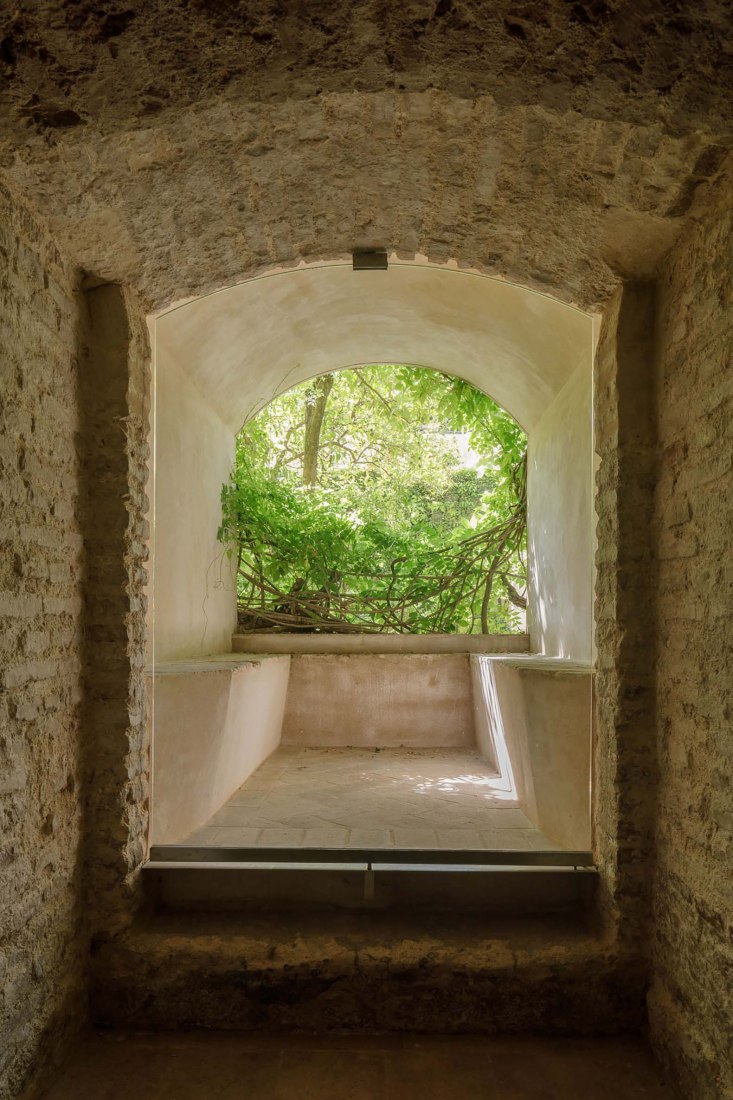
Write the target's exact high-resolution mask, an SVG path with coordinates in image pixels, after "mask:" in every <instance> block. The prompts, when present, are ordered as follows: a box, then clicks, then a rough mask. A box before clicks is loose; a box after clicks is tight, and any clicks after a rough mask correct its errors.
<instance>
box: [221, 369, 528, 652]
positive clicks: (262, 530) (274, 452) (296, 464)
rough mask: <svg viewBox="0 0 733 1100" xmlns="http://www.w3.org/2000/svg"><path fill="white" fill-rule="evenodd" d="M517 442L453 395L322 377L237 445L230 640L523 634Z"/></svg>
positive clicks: (226, 503) (225, 494)
mask: <svg viewBox="0 0 733 1100" xmlns="http://www.w3.org/2000/svg"><path fill="white" fill-rule="evenodd" d="M525 455H526V437H525V435H524V432H523V431H522V429H521V428H520V427H519V425H518V424H517V423H516V421H514V420H513V419H512V418H511V417H510V416H509V415H508V414H507V413H505V412H504V411H503V409H501V408H499V406H498V405H496V403H495V402H494V401H492V400H491V398H489V397H487V396H486V395H485V394H483V393H481V392H480V391H478V390H476V389H475V388H474V387H473V386H471V385H469V384H468V383H467V382H464V381H462V380H461V379H458V378H453V377H449V376H448V375H443V374H439V373H437V372H435V371H429V370H424V369H421V368H416V367H407V366H365V367H359V368H352V369H349V370H344V371H339V372H338V373H335V374H326V375H322V376H320V377H319V378H316V379H313V380H311V381H309V382H306V383H303V384H302V385H299V386H296V387H295V388H294V389H292V390H290V391H289V392H287V393H285V394H283V395H281V396H280V397H277V398H275V400H273V401H272V402H271V403H270V404H269V405H267V406H266V407H265V408H264V409H263V410H262V411H261V412H259V413H258V414H257V415H256V416H254V417H253V418H252V419H251V420H249V421H248V423H247V424H245V426H244V428H243V429H242V431H241V432H240V434H239V436H238V438H237V448H236V461H235V466H234V470H233V472H232V477H231V481H230V483H229V484H228V485H225V486H224V488H223V490H222V507H223V516H222V525H221V528H220V530H219V538H220V539H221V540H222V542H224V543H225V544H226V545H227V546H228V547H229V548H230V549H231V551H232V552H233V553H235V554H236V556H237V561H238V597H239V605H240V625H241V628H244V629H255V630H257V629H259V630H265V629H268V630H272V629H287V630H370V631H390V632H400V633H430V632H436V631H437V632H457V633H473V632H479V631H481V632H487V633H488V632H491V633H506V632H512V631H517V630H519V629H522V625H523V611H522V608H523V606H524V603H525V598H524V590H525V588H526V567H525V515H526V478H525V469H526V459H525Z"/></svg>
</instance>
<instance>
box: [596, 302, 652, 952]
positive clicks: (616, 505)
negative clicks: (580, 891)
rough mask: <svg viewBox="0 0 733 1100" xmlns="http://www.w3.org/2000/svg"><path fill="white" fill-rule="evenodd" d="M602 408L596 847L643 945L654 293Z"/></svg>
mask: <svg viewBox="0 0 733 1100" xmlns="http://www.w3.org/2000/svg"><path fill="white" fill-rule="evenodd" d="M594 403H595V447H596V453H597V455H598V458H599V466H598V471H597V474H596V511H597V514H598V527H597V540H598V546H597V554H596V606H595V621H596V643H597V647H598V674H597V676H596V746H595V752H594V769H595V783H594V796H593V797H594V823H595V846H596V856H597V860H598V866H599V867H600V868H601V870H602V872H603V875H602V882H603V885H604V889H605V898H604V903H605V911H606V916H607V918H608V919H609V920H610V921H611V925H612V926H613V927H615V928H616V930H617V934H618V935H619V936H620V937H621V938H622V939H624V940H627V941H632V942H635V943H636V944H637V946H638V945H639V943H640V942H641V941H642V939H643V938H644V937H645V935H648V926H647V923H646V922H647V917H648V907H649V891H650V881H649V879H650V859H651V857H652V853H653V833H654V792H655V782H656V745H655V731H654V651H655V623H654V596H655V589H654V581H655V563H654V544H653V533H652V525H653V511H654V476H655V457H656V456H655V431H654V411H653V410H654V287H653V285H651V284H636V285H635V284H628V285H626V286H625V287H624V288H623V289H622V290H621V291H619V292H618V293H617V294H616V295H615V297H614V299H613V301H612V302H611V303H610V305H609V308H608V309H607V311H606V313H605V315H604V318H603V327H602V330H601V338H600V341H599V346H598V352H597V356H596V370H595V387H594Z"/></svg>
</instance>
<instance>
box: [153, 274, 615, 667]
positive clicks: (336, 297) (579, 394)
mask: <svg viewBox="0 0 733 1100" xmlns="http://www.w3.org/2000/svg"><path fill="white" fill-rule="evenodd" d="M153 326H154V346H155V379H156V382H155V386H156V414H155V424H154V455H155V459H154V512H155V521H154V537H153V548H152V555H151V557H152V571H153V586H152V599H151V601H150V603H151V617H152V623H151V626H152V630H151V635H152V636H153V637H154V648H155V657H156V659H162V660H167V659H173V658H178V657H189V656H195V655H198V654H206V653H215V652H222V651H224V650H228V649H229V638H230V635H231V633H232V630H233V628H234V625H235V621H236V612H235V597H234V585H233V582H232V579H231V570H230V568H229V566H228V563H227V562H226V560H225V559H224V558H223V557H222V548H221V546H220V544H219V543H218V542H217V540H216V529H217V526H218V522H219V494H220V490H221V485H222V483H223V482H225V481H226V480H227V477H228V475H229V471H230V469H231V464H232V460H233V448H234V438H235V435H236V432H237V431H238V430H239V428H240V427H241V425H242V423H243V422H244V421H245V420H246V419H247V418H248V417H249V416H251V415H252V414H253V413H254V412H256V411H257V410H258V409H259V408H261V407H262V406H263V405H264V404H266V403H267V402H268V401H270V400H271V399H272V398H273V397H274V396H275V395H276V394H278V393H280V392H283V391H284V390H286V389H289V388H290V387H291V386H293V385H295V384H297V383H298V382H301V381H304V380H305V379H307V378H310V377H313V376H315V375H317V374H321V373H324V372H326V371H331V370H338V369H342V368H346V367H350V366H357V365H360V364H364V363H406V364H411V365H415V366H422V367H427V368H433V369H436V370H440V371H444V372H446V373H450V374H455V375H458V376H459V377H462V378H465V379H466V380H467V381H469V382H471V383H472V384H473V385H475V386H476V387H477V388H479V389H481V390H483V391H484V392H486V393H488V394H490V395H491V396H492V397H493V398H494V399H495V400H496V401H498V402H499V403H500V404H501V405H502V406H503V407H504V408H505V409H507V411H508V412H510V413H511V414H512V416H514V417H515V419H516V420H517V421H518V422H519V423H520V424H521V425H522V427H523V428H524V429H525V430H526V431H527V434H528V439H529V548H530V607H529V622H530V627H529V629H530V636H531V648H532V649H533V650H534V651H535V652H539V653H547V654H551V655H557V656H567V657H573V658H576V659H580V660H589V659H590V656H591V647H592V641H591V638H592V625H591V603H592V600H591V593H592V577H591V570H592V541H593V534H592V518H591V517H592V485H591V478H592V426H591V407H592V394H591V384H592V383H591V378H592V354H593V339H594V326H593V318H592V316H590V315H589V314H586V313H583V312H582V311H580V310H578V309H575V308H574V307H572V306H569V305H567V304H565V303H562V302H559V301H557V300H556V299H554V298H551V297H549V296H548V295H544V294H540V293H537V292H536V291H532V290H528V289H526V288H524V287H520V286H517V285H515V284H513V283H509V282H505V281H502V280H498V279H494V278H490V277H487V276H484V275H481V274H478V273H476V272H473V271H464V270H460V269H457V268H455V267H452V266H445V267H438V266H435V265H431V264H428V263H403V262H399V261H395V260H394V258H392V261H391V262H390V265H389V268H388V269H387V270H386V271H354V270H352V268H351V266H350V265H348V264H345V263H343V262H340V263H318V264H313V265H302V266H300V267H298V268H295V269H292V270H288V271H277V272H273V273H270V274H267V275H261V276H258V277H256V278H253V279H250V280H248V281H245V282H242V283H238V284H237V285H235V286H231V287H228V288H226V289H223V290H220V291H217V292H215V293H213V294H210V295H207V296H205V297H202V298H198V299H195V300H193V301H190V302H186V303H184V304H182V305H179V306H176V307H174V308H172V309H170V310H169V311H167V312H166V313H164V314H162V315H160V316H158V317H157V318H155V320H154V322H153Z"/></svg>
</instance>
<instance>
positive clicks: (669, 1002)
mask: <svg viewBox="0 0 733 1100" xmlns="http://www.w3.org/2000/svg"><path fill="white" fill-rule="evenodd" d="M711 205H712V208H711V210H710V212H709V214H708V215H707V216H706V217H705V218H704V219H703V220H702V221H700V222H697V223H693V225H692V226H691V228H690V229H689V230H688V231H687V232H686V233H685V235H684V236H683V237H682V238H681V239H680V241H679V242H678V244H677V245H676V247H675V248H674V250H673V251H672V253H671V254H670V256H669V257H668V259H667V262H666V264H665V267H664V269H663V271H662V273H661V277H660V279H659V284H658V292H657V303H658V305H657V431H658V442H659V457H658V465H657V490H656V523H657V532H656V534H657V562H658V578H659V579H658V594H657V643H658V659H657V720H658V721H657V753H658V760H659V788H658V809H657V830H656V844H657V865H656V875H655V879H654V933H653V937H652V941H651V942H652V949H653V950H652V979H653V980H652V988H651V993H650V997H649V1008H650V1025H651V1035H652V1041H653V1043H654V1045H655V1047H656V1049H657V1051H658V1052H659V1053H660V1054H661V1055H662V1057H663V1058H664V1060H665V1061H666V1062H667V1064H668V1065H669V1066H670V1067H671V1068H672V1071H673V1073H674V1075H675V1077H676V1078H677V1079H678V1080H679V1081H680V1083H681V1086H682V1092H683V1094H684V1095H685V1096H688V1097H690V1098H691V1100H722V1098H723V1097H728V1096H733V1045H732V1044H731V1036H732V1035H733V1005H732V1003H731V978H732V976H733V890H732V888H731V878H732V876H733V777H732V774H731V761H732V760H733V724H732V722H731V698H732V695H733V680H732V674H731V668H732V667H733V631H732V630H731V609H732V604H733V600H732V596H733V574H732V571H731V532H733V473H732V472H731V456H732V455H733V362H732V361H731V348H733V281H732V279H733V277H732V274H731V273H732V272H733V248H732V246H731V241H733V217H732V215H731V211H732V210H733V165H730V164H729V175H728V177H727V180H726V178H725V177H724V178H723V179H722V180H721V182H720V187H719V192H718V194H717V196H716V198H715V200H714V204H711Z"/></svg>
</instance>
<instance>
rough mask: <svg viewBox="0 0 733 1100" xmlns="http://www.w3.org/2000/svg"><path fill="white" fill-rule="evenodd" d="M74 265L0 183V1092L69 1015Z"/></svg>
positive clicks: (80, 1005) (61, 1030)
mask: <svg viewBox="0 0 733 1100" xmlns="http://www.w3.org/2000/svg"><path fill="white" fill-rule="evenodd" d="M79 316H80V309H79V297H78V295H77V294H76V290H75V281H74V275H73V272H72V271H71V270H70V269H69V268H68V267H67V265H66V263H65V262H64V260H63V259H62V258H61V257H60V256H59V254H58V252H57V251H56V248H55V247H54V244H53V243H52V241H51V240H50V239H49V238H48V236H47V235H46V234H45V233H44V232H43V230H42V229H41V228H40V227H39V225H38V224H37V223H36V222H35V221H34V219H33V217H32V216H31V215H30V214H29V212H28V211H27V209H26V208H25V207H24V205H22V204H21V203H20V202H18V201H17V200H16V199H15V198H14V197H13V195H12V194H11V193H10V192H9V191H8V190H6V188H5V187H4V186H2V185H0V489H1V496H0V1097H2V1098H3V1100H5V1098H7V1097H10V1096H14V1095H16V1092H17V1090H18V1088H19V1087H20V1084H21V1082H22V1081H23V1080H24V1079H25V1078H26V1077H27V1076H28V1074H29V1073H32V1072H33V1071H35V1070H37V1069H38V1068H39V1066H40V1065H41V1064H42V1063H43V1062H44V1061H45V1060H47V1059H49V1058H52V1057H53V1055H54V1052H55V1051H56V1050H57V1049H58V1047H59V1045H61V1044H62V1041H63V1038H64V1035H65V1034H67V1035H71V1034H73V1032H74V1029H75V1028H77V1027H78V1026H79V1025H80V1023H81V1021H82V1018H83V1015H84V1012H85V1007H84V992H83V991H84V986H85V980H86V978H85V971H86V966H87V963H86V951H85V939H84V928H83V908H82V904H81V877H82V824H83V823H82V813H81V806H80V799H79V792H80V790H81V787H82V761H81V742H80V703H81V688H82V600H81V580H82V533H81V528H80V523H79V517H78V514H77V504H78V486H79V461H78V457H77V451H76V446H75V433H76V431H77V429H78V417H77V402H76V365H77V349H78V325H79Z"/></svg>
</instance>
